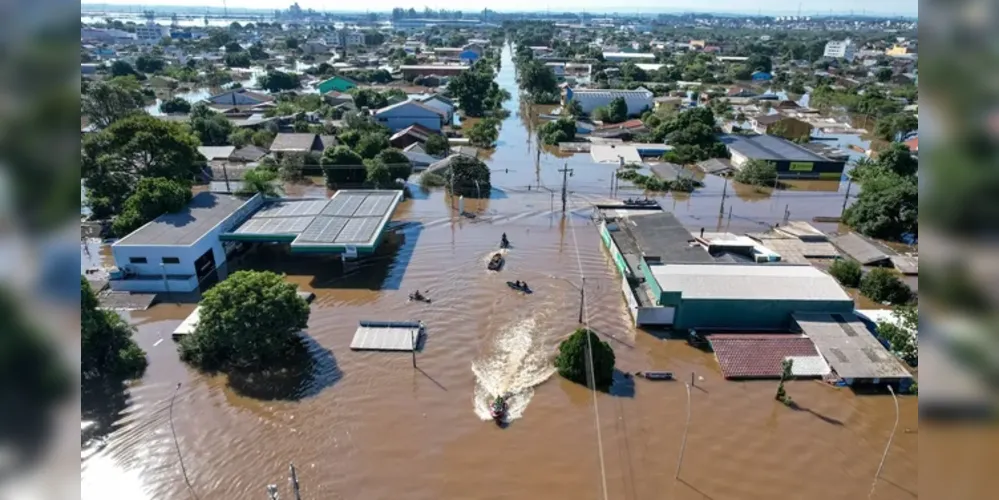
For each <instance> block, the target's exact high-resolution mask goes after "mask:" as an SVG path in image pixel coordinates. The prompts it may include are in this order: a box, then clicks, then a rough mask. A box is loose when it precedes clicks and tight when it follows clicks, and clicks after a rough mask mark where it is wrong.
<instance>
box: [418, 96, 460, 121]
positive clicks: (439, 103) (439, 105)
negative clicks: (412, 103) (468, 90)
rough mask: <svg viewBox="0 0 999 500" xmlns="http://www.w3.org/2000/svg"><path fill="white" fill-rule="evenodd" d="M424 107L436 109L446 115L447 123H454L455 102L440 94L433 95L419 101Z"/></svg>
mask: <svg viewBox="0 0 999 500" xmlns="http://www.w3.org/2000/svg"><path fill="white" fill-rule="evenodd" d="M419 101H420V102H421V103H423V104H424V105H426V106H428V107H431V108H434V109H436V110H437V111H440V112H441V113H443V114H444V122H445V123H448V124H450V123H453V122H454V101H452V100H451V99H448V98H447V97H444V96H442V95H440V94H431V95H429V96H426V97H423V98H421V99H419Z"/></svg>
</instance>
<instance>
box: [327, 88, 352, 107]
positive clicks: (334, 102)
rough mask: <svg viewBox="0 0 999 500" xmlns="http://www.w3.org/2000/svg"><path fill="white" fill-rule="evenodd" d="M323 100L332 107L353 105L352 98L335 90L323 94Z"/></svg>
mask: <svg viewBox="0 0 999 500" xmlns="http://www.w3.org/2000/svg"><path fill="white" fill-rule="evenodd" d="M323 100H324V101H326V102H327V103H328V104H329V105H330V106H334V107H336V106H339V105H341V104H347V103H350V104H354V96H352V95H350V94H347V93H345V92H339V91H336V90H331V91H329V92H325V93H323Z"/></svg>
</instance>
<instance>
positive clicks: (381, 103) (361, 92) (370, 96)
mask: <svg viewBox="0 0 999 500" xmlns="http://www.w3.org/2000/svg"><path fill="white" fill-rule="evenodd" d="M350 93H351V94H352V95H353V96H354V105H355V106H357V107H358V108H368V109H381V108H384V107H385V106H388V98H387V97H386V96H385V95H384V94H382V93H381V92H378V91H377V90H374V89H360V88H355V89H351V91H350Z"/></svg>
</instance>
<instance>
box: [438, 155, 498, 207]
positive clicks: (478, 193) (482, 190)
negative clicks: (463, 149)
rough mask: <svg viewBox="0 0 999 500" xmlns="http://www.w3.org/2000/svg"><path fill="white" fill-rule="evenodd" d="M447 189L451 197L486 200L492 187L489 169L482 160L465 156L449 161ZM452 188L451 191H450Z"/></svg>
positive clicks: (455, 157)
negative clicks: (459, 196)
mask: <svg viewBox="0 0 999 500" xmlns="http://www.w3.org/2000/svg"><path fill="white" fill-rule="evenodd" d="M449 170H450V172H449V175H448V185H447V188H448V190H449V191H451V192H452V194H453V195H462V196H465V197H468V198H488V197H489V192H490V190H491V189H492V185H491V184H490V182H489V167H487V166H486V164H485V163H482V160H479V159H478V158H472V157H470V156H465V155H455V156H454V157H452V158H451V159H450V163H449ZM452 188H453V189H452Z"/></svg>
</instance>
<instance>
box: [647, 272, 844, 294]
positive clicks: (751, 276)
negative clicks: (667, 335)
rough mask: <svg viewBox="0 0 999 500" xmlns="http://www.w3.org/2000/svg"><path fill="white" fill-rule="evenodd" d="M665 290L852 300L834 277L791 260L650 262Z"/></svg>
mask: <svg viewBox="0 0 999 500" xmlns="http://www.w3.org/2000/svg"><path fill="white" fill-rule="evenodd" d="M651 270H652V274H653V276H654V277H655V278H656V280H657V281H658V282H659V285H660V287H661V288H662V290H663V291H664V292H680V293H681V294H682V296H683V299H684V300H686V299H736V300H809V301H810V300H818V301H851V302H852V299H850V296H848V295H847V294H846V292H844V291H843V289H842V288H840V286H839V284H838V283H836V280H835V279H833V278H832V277H831V276H829V275H828V274H825V273H823V272H822V271H819V270H818V269H815V268H814V267H811V266H801V265H790V264H753V265H741V264H667V265H662V266H651Z"/></svg>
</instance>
